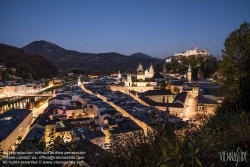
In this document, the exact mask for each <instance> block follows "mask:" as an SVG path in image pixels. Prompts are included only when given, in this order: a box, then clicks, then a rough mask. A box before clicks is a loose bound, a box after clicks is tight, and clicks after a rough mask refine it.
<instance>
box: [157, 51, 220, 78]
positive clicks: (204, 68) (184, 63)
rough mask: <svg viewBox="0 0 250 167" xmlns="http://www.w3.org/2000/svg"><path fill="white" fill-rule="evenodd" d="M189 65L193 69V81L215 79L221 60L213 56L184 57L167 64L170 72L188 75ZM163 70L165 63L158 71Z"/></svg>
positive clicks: (158, 66) (158, 67)
mask: <svg viewBox="0 0 250 167" xmlns="http://www.w3.org/2000/svg"><path fill="white" fill-rule="evenodd" d="M189 64H190V66H191V69H192V79H194V80H197V79H202V78H210V77H213V76H214V74H216V72H217V71H218V69H219V64H220V60H218V59H217V58H216V57H213V56H203V57H196V56H194V55H191V56H188V57H185V56H182V57H180V58H179V59H178V60H173V61H172V62H169V63H167V64H166V69H167V71H168V72H180V73H186V72H187V70H188V66H189ZM162 69H163V63H159V64H157V66H156V70H157V71H162Z"/></svg>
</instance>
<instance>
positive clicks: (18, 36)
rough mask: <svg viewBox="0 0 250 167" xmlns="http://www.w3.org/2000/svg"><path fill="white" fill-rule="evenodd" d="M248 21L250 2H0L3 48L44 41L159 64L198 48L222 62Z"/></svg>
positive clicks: (79, 0) (238, 0)
mask: <svg viewBox="0 0 250 167" xmlns="http://www.w3.org/2000/svg"><path fill="white" fill-rule="evenodd" d="M244 21H247V22H250V1H249V0H219V1H218V0H204V1H200V0H183V1H180V0H60V1H58V0H54V1H51V0H42V1H41V0H22V1H21V0H1V1H0V43H4V44H7V45H11V46H15V47H19V48H21V47H24V46H25V45H27V44H29V43H31V42H33V41H38V40H45V41H49V42H52V43H54V44H57V45H58V46H61V47H63V48H65V49H68V50H76V51H79V52H89V53H105V52H117V53H121V54H124V55H131V54H133V53H138V52H141V53H144V54H147V55H150V56H152V57H158V58H166V57H168V56H171V55H173V54H174V53H175V52H183V51H186V50H187V49H193V48H195V47H198V48H199V49H200V50H203V49H204V48H206V49H208V51H209V52H210V54H212V55H214V56H218V55H221V50H222V49H223V48H224V46H223V43H224V41H225V39H226V38H227V37H228V36H229V34H230V33H231V32H232V31H234V30H235V29H237V28H239V26H240V24H242V23H243V22H244Z"/></svg>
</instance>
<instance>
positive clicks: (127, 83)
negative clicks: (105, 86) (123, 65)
mask: <svg viewBox="0 0 250 167" xmlns="http://www.w3.org/2000/svg"><path fill="white" fill-rule="evenodd" d="M126 86H129V87H130V86H132V77H131V74H128V75H127V82H126Z"/></svg>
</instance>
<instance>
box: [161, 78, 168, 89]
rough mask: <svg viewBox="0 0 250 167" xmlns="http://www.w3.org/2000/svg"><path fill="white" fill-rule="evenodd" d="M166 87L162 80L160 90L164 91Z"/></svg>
mask: <svg viewBox="0 0 250 167" xmlns="http://www.w3.org/2000/svg"><path fill="white" fill-rule="evenodd" d="M166 86H167V84H166V81H165V80H164V79H163V80H162V81H161V89H163V90H165V89H166Z"/></svg>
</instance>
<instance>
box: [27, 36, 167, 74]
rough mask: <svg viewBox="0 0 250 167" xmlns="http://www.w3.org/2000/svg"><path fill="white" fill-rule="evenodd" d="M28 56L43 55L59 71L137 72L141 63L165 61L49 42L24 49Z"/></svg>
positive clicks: (143, 55) (29, 45)
mask: <svg viewBox="0 0 250 167" xmlns="http://www.w3.org/2000/svg"><path fill="white" fill-rule="evenodd" d="M22 49H23V50H24V51H25V52H26V53H27V54H31V55H36V54H37V55H41V56H43V57H44V58H46V59H47V60H49V61H50V62H52V63H53V64H54V65H55V66H56V67H57V68H58V69H59V70H68V69H72V68H80V69H83V70H85V71H114V72H115V71H119V70H121V71H122V70H136V68H137V67H138V64H139V63H142V65H143V67H149V66H150V64H151V63H152V64H153V66H156V64H158V63H159V62H162V61H163V59H159V58H155V57H151V56H148V55H145V54H143V53H135V54H132V55H130V56H126V55H122V54H119V53H115V52H109V53H98V54H95V53H81V52H78V51H73V50H67V49H64V48H62V47H60V46H58V45H56V44H54V43H51V42H48V41H43V40H41V41H34V42H32V43H30V44H28V45H26V46H24V47H23V48H22Z"/></svg>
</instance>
